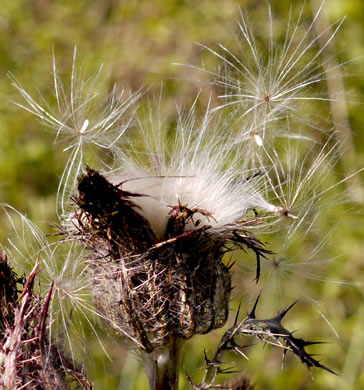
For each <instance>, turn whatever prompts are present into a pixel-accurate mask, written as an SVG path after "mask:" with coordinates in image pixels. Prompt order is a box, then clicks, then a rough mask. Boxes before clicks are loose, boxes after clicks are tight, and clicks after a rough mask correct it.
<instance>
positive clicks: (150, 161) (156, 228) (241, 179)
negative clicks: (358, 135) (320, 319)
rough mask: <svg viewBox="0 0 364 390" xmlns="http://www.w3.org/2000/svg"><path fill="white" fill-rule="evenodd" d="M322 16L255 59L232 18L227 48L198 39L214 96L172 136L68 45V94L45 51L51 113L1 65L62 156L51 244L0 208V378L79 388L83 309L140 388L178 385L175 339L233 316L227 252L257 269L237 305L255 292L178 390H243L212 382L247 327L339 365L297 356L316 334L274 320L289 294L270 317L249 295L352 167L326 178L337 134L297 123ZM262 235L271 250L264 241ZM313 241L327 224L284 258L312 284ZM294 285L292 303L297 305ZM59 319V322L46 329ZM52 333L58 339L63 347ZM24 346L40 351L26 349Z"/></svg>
mask: <svg viewBox="0 0 364 390" xmlns="http://www.w3.org/2000/svg"><path fill="white" fill-rule="evenodd" d="M270 12H271V11H270V9H269V10H268V14H269V15H270V21H272V18H271V13H270ZM320 12H321V9H319V11H318V13H317V14H316V15H315V16H314V19H313V21H312V23H311V24H309V26H308V27H307V28H306V29H305V30H302V29H301V27H300V23H301V18H302V13H303V8H302V11H301V13H300V15H299V18H298V21H297V23H296V24H293V22H292V20H291V18H290V20H289V22H288V29H287V35H286V37H285V40H284V43H283V45H282V46H279V45H278V44H275V42H274V40H273V33H272V31H271V35H270V38H269V42H268V46H269V55H268V57H265V56H264V54H262V53H261V52H260V50H259V45H258V43H257V42H256V41H255V38H254V36H253V35H252V32H251V29H250V27H249V26H248V24H247V21H246V18H245V17H244V15H241V19H240V21H239V22H238V31H239V33H240V37H239V42H240V44H241V46H242V48H241V51H239V50H238V52H235V51H234V50H233V49H231V50H230V49H228V48H227V47H225V46H222V45H220V46H219V47H218V48H217V49H215V48H210V47H207V46H205V45H202V47H203V49H205V50H206V51H207V53H210V54H213V55H214V56H215V57H216V59H217V61H218V62H219V66H218V69H217V70H213V69H212V70H211V69H208V68H206V67H199V66H196V65H192V67H193V68H194V69H198V71H200V72H201V74H202V75H203V76H201V77H206V75H207V77H208V78H209V81H208V83H206V84H207V85H204V88H211V89H212V91H213V93H211V98H210V100H209V101H208V102H207V105H206V107H205V108H204V110H203V111H202V113H201V110H200V109H199V105H200V96H197V97H196V99H195V100H194V101H193V103H192V107H191V108H190V109H189V110H185V109H183V108H180V107H178V108H177V115H176V120H175V126H174V127H173V129H171V128H170V125H169V123H168V122H167V121H166V120H163V119H162V118H163V112H162V108H161V106H162V105H161V104H157V103H156V102H155V100H153V99H150V101H149V103H148V104H144V99H145V97H144V96H143V95H147V92H145V93H144V94H143V93H141V92H140V91H141V90H139V91H137V92H135V93H132V92H126V91H124V90H121V92H120V89H119V88H117V87H114V88H113V89H112V92H111V93H110V94H107V97H106V99H105V100H104V101H102V100H100V95H99V93H98V91H97V83H98V78H99V76H100V72H97V73H96V75H95V76H94V77H90V78H87V79H85V80H83V79H82V78H80V77H79V70H78V68H77V58H76V53H77V52H76V49H75V51H74V59H73V67H72V70H71V77H70V85H69V87H68V86H67V85H65V84H64V83H62V81H61V80H60V78H59V75H58V73H57V64H56V59H55V55H53V64H52V70H53V76H54V77H53V82H54V95H55V99H56V108H55V109H53V108H50V107H48V106H47V105H46V104H44V102H43V101H41V100H39V101H38V100H37V99H36V98H34V97H32V96H31V95H30V94H29V93H28V92H27V91H26V89H25V88H24V87H23V86H22V84H20V82H19V81H17V79H16V78H15V77H14V76H10V77H11V80H12V82H13V85H14V86H15V88H16V89H17V90H18V91H19V92H20V94H21V96H22V97H23V98H24V101H23V102H21V103H17V104H18V105H19V106H20V107H22V108H24V109H25V110H27V111H29V112H30V113H32V114H34V115H35V116H36V117H38V119H40V121H41V122H42V123H43V124H44V125H45V126H46V127H47V128H50V129H51V130H53V131H54V133H55V141H56V142H57V143H58V142H63V143H64V149H63V151H64V152H66V153H68V159H67V162H66V166H65V170H64V172H63V175H62V177H61V179H60V184H59V187H58V195H57V211H58V217H59V221H58V222H57V224H56V225H55V226H54V230H55V231H54V234H53V235H52V237H47V236H46V235H44V234H43V233H42V232H41V231H40V230H39V228H38V227H37V226H36V225H35V224H33V223H32V222H31V221H29V220H28V219H27V218H26V217H25V216H23V215H22V214H21V213H19V212H16V211H15V210H13V209H12V208H11V207H10V206H8V205H3V210H4V212H5V213H6V215H7V216H8V217H9V221H11V223H12V224H13V227H14V231H15V232H16V235H17V242H15V241H14V240H12V239H11V240H9V243H8V245H7V246H6V247H4V253H8V254H9V257H10V258H11V259H14V264H16V265H17V267H21V264H24V263H28V264H34V268H33V270H32V271H31V273H30V275H29V276H28V279H27V281H26V282H25V281H24V280H23V279H22V278H20V279H19V278H17V277H16V276H15V274H14V272H13V271H12V270H11V268H10V267H9V265H8V262H7V260H6V257H4V256H2V257H1V261H2V262H1V264H0V265H1V267H3V269H4V271H3V272H2V273H1V279H0V282H1V284H0V287H1V288H2V294H3V295H2V300H1V313H2V315H3V320H2V321H1V322H0V325H1V328H0V330H1V334H0V353H1V361H0V372H1V373H2V374H3V376H4V378H5V379H4V380H3V381H4V385H5V386H8V388H9V389H12V388H19V389H20V388H34V389H35V388H37V389H38V388H42V389H43V388H44V389H51V388H52V389H54V388H57V389H58V388H59V389H63V388H73V387H71V385H70V379H69V378H71V379H75V380H77V383H78V386H79V388H91V384H90V382H89V381H88V380H87V379H86V375H85V373H84V372H83V370H82V369H81V368H79V365H77V364H76V361H77V358H78V357H77V356H76V354H75V351H74V348H72V346H73V343H74V342H73V338H72V335H71V330H72V328H73V326H74V319H75V318H77V316H79V317H81V318H83V320H81V323H82V324H83V325H85V324H86V325H87V326H88V327H90V328H91V329H92V330H93V331H94V334H95V337H98V335H97V331H96V327H95V326H94V325H93V320H94V318H95V317H96V318H97V319H98V320H99V321H100V322H101V323H102V324H104V325H103V326H105V327H107V328H109V330H110V332H113V333H112V335H113V337H114V338H115V339H117V338H118V337H119V336H121V337H122V338H123V339H125V340H127V341H128V342H129V344H130V346H131V348H133V349H134V350H135V351H137V352H138V354H139V356H141V357H142V359H143V364H144V367H145V371H146V373H147V376H148V380H149V385H150V388H151V389H155V390H160V389H178V387H179V377H180V368H181V361H182V355H181V351H182V349H183V346H184V344H185V342H186V341H187V340H189V339H192V338H194V337H195V336H196V335H199V334H207V333H210V332H213V331H215V330H216V329H219V328H223V327H224V326H225V325H227V323H228V320H229V317H234V316H233V315H232V313H231V307H230V306H231V299H232V290H233V283H232V271H233V270H234V269H235V268H236V267H237V264H235V263H243V265H242V267H243V266H244V264H245V265H247V266H249V267H250V268H253V272H250V280H251V281H252V280H254V283H255V284H256V285H257V286H258V288H259V289H260V290H261V294H259V295H258V293H257V291H258V289H257V288H254V287H252V291H251V292H246V291H244V290H243V291H241V290H240V291H238V293H239V294H240V298H242V297H244V295H242V294H246V295H245V297H246V296H252V295H254V294H255V298H256V301H255V304H253V308H252V309H249V314H247V316H246V317H245V318H242V316H241V311H242V308H241V306H240V307H239V310H238V311H237V313H235V319H234V320H233V324H232V326H229V327H228V329H227V330H226V331H224V332H223V336H222V338H221V341H220V342H219V343H218V345H217V347H216V352H215V353H214V354H212V355H211V356H210V354H209V353H207V352H205V355H204V356H205V375H204V378H203V379H202V381H201V382H200V383H197V381H196V380H194V379H193V373H190V372H187V371H186V372H185V375H186V377H187V380H188V382H189V386H190V388H193V389H208V388H221V389H232V388H239V389H240V388H241V389H243V388H244V389H249V388H252V385H251V384H250V383H249V380H248V379H247V378H245V377H243V378H238V379H237V380H236V381H235V383H234V381H233V382H231V383H230V382H229V383H228V382H225V383H222V382H221V380H220V376H218V374H226V373H230V372H231V373H232V372H233V370H232V369H231V368H229V366H227V367H226V366H225V365H226V364H227V362H226V361H225V356H226V355H227V354H228V353H229V352H234V353H236V354H237V355H239V356H241V357H244V358H246V357H247V355H248V351H247V348H246V347H247V345H246V344H245V341H244V340H246V338H255V339H258V340H259V341H261V342H263V343H265V344H270V345H273V346H275V347H278V348H281V349H282V353H283V357H285V355H286V353H287V352H292V353H293V354H294V355H296V356H297V357H298V358H299V359H300V361H301V362H302V363H303V364H305V365H306V366H307V367H308V369H311V368H313V369H322V370H325V371H327V372H328V373H330V374H334V375H336V374H335V370H336V368H335V370H334V369H331V368H329V367H328V366H326V364H325V365H324V364H323V363H322V362H320V361H319V360H318V359H317V358H316V357H314V355H313V354H311V353H310V352H309V351H308V348H307V347H309V346H310V345H312V344H317V343H318V342H317V341H310V340H305V339H303V338H300V337H298V336H297V337H296V335H294V333H293V331H290V330H288V329H287V328H286V327H285V326H284V325H283V324H282V321H283V319H284V318H285V316H286V315H287V313H288V312H289V311H290V309H291V308H293V306H294V304H295V302H293V301H292V302H291V304H290V305H289V306H288V307H286V308H284V306H281V307H279V311H278V313H277V312H273V313H271V315H270V316H269V317H268V318H265V317H260V316H258V315H257V313H258V312H259V309H258V308H257V305H258V301H259V299H261V300H264V296H265V294H269V295H274V294H273V293H272V291H271V290H270V289H268V287H266V286H265V282H269V280H270V279H271V275H272V274H274V273H275V274H276V275H278V274H279V273H281V274H283V276H285V275H287V274H289V273H294V270H293V268H294V267H292V266H291V263H290V261H292V260H291V259H290V258H288V259H287V258H286V257H289V256H290V255H289V248H290V246H291V244H292V241H293V240H295V239H297V237H299V238H306V237H308V236H310V235H311V234H313V233H315V234H316V231H315V226H316V225H318V224H319V222H318V221H319V217H320V216H321V211H322V208H324V207H330V205H332V204H338V203H340V202H344V201H345V194H344V193H343V191H341V192H340V193H339V194H338V192H337V188H339V187H340V186H341V185H343V184H345V183H346V182H347V181H348V180H349V179H351V178H352V176H353V175H354V174H348V175H346V176H345V178H343V179H340V180H336V181H335V182H332V178H331V176H330V172H331V169H332V168H333V167H334V166H335V165H336V163H337V161H339V159H340V156H341V155H342V153H343V151H342V150H341V143H340V141H339V137H336V132H335V131H331V132H330V131H328V132H327V133H326V134H325V133H324V135H322V133H321V134H320V139H319V138H318V137H317V136H316V134H315V132H314V129H313V128H314V125H313V122H310V124H308V125H307V128H308V129H307V131H306V128H305V127H304V125H303V124H302V123H303V117H304V116H306V113H305V112H303V113H302V112H301V109H302V110H303V111H304V110H305V109H306V108H305V107H304V106H303V105H302V102H306V101H310V100H313V101H316V100H320V101H321V102H324V103H325V102H328V101H330V100H332V98H331V97H330V96H324V95H322V94H321V95H315V92H316V91H315V88H314V87H315V86H316V85H317V84H320V83H324V82H325V74H326V73H325V72H324V71H323V70H322V68H321V67H322V63H319V62H318V60H319V58H320V56H321V54H322V53H323V51H324V50H325V48H326V47H327V46H328V45H329V44H330V42H331V41H332V40H333V38H334V36H335V34H336V32H337V31H338V29H339V27H340V26H341V23H342V21H339V22H337V23H336V24H334V25H332V26H330V29H332V33H331V35H328V38H326V41H322V38H323V37H324V36H327V31H326V30H325V31H322V32H321V33H318V34H317V35H316V36H313V33H314V32H313V30H314V25H315V21H316V19H317V17H318V16H319V13H320ZM270 29H271V30H272V26H270ZM312 36H313V37H312ZM318 41H320V44H321V46H319V45H318ZM244 42H245V43H244ZM322 42H323V43H322ZM244 45H245V46H244ZM247 53H249V54H250V56H248V54H247ZM216 91H218V98H217V99H214V98H213V94H214V93H215V92H216ZM221 91H222V92H221ZM155 106H157V108H156V107H155ZM311 109H312V106H309V110H311ZM292 123H296V127H295V126H294V125H292ZM329 201H330V202H329ZM15 220H17V221H18V222H19V223H17V222H14V221H15ZM28 234H29V236H30V238H29V237H28V236H27V235H28ZM274 236H275V237H278V241H280V247H279V246H277V247H276V248H275V247H273V246H272V245H271V243H270V239H271V238H272V237H274ZM326 240H327V236H325V235H324V236H323V238H322V240H321V241H320V243H319V244H318V245H317V246H316V247H315V248H314V249H313V250H312V253H311V255H310V256H309V257H308V259H305V260H303V259H302V260H299V262H298V263H297V264H296V265H297V266H298V267H300V266H301V267H303V269H304V271H303V272H304V273H305V274H306V276H307V275H309V276H312V277H313V278H314V277H316V276H315V275H312V271H311V270H310V271H307V270H306V268H305V265H307V264H308V262H309V260H310V259H312V258H315V257H316V256H317V255H318V254H319V251H320V248H321V247H322V246H323V245H324V244H325V243H326ZM272 241H273V239H272ZM29 242H32V246H31V247H30V246H29V245H28V244H29ZM252 259H253V261H252ZM252 264H253V266H251V265H252ZM38 269H39V270H38ZM36 277H38V278H39V281H40V283H39V286H40V287H39V291H38V293H37V294H36V293H34V281H35V280H36ZM317 278H321V280H325V278H324V277H319V276H317ZM262 282H263V283H262ZM7 283H8V284H7ZM17 283H18V284H20V285H21V291H18V288H17V287H16V284H17ZM340 283H346V282H345V281H340ZM348 283H349V282H348ZM247 285H248V283H247ZM250 285H251V283H250ZM283 287H285V285H283V286H282V290H281V291H279V293H282V291H284V288H283ZM267 290H268V291H267ZM302 291H304V290H302ZM241 295H242V296H241ZM302 295H303V297H302V296H301V297H300V296H298V297H295V298H303V299H304V298H306V296H305V293H304V292H303V294H302ZM43 296H44V298H42V297H43ZM257 296H258V297H257ZM259 297H260V298H259ZM311 301H312V302H314V300H313V299H311ZM314 303H315V302H314ZM279 305H281V301H279ZM27 310H28V312H27ZM246 311H247V312H248V309H246ZM26 313H29V314H26ZM292 313H294V310H293V309H292ZM320 314H322V312H321V311H320ZM34 315H37V316H39V317H40V319H41V321H40V322H41V325H40V326H36V325H35V323H34V318H33V316H34ZM292 315H293V314H292ZM322 315H323V314H322ZM257 316H258V317H257ZM325 319H326V317H325ZM327 321H328V320H327ZM57 323H58V324H60V326H59V325H58V329H59V328H61V329H62V328H63V329H62V330H61V332H60V331H59V330H58V333H54V332H55V331H54V330H53V329H54V326H56V325H57ZM56 327H57V326H56ZM16 332H17V333H16ZM15 333H16V334H21V337H20V338H19V339H18V340H16V341H17V343H18V344H17V348H10V347H9V345H10V344H11V343H12V342H13V341H14V339H15V336H14V334H15ZM55 335H57V340H59V339H60V338H61V337H62V339H63V340H64V341H65V344H67V345H68V346H67V347H66V346H65V348H64V351H61V350H60V347H59V346H58V344H57V343H55V341H54V340H55ZM33 344H34V350H35V351H37V358H35V359H34V360H33V359H31V358H29V359H28V360H24V359H22V358H21V357H22V356H23V354H24V353H29V351H28V350H27V348H28V347H27V346H28V345H32V346H33ZM25 350H26V351H25ZM14 351H16V352H14ZM9 362H10V363H11V364H10V363H9ZM27 365H31V367H30V368H28V366H27ZM28 372H34V374H33V373H32V374H28ZM12 373H13V374H12ZM12 375H13V377H12ZM28 377H29V378H28ZM232 383H233V384H232ZM37 386H38V387H37Z"/></svg>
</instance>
